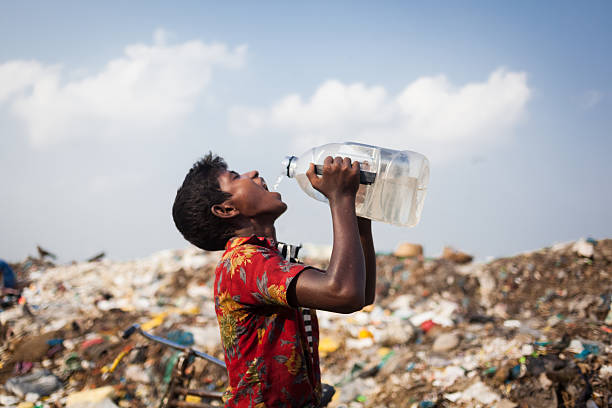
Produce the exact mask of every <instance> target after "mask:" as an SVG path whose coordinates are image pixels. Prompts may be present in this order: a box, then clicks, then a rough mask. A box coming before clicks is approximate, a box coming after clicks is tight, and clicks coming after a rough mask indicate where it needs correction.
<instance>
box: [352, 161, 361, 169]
mask: <svg viewBox="0 0 612 408" xmlns="http://www.w3.org/2000/svg"><path fill="white" fill-rule="evenodd" d="M351 167H352V168H353V170H354V171H359V170H361V163H359V162H358V161H354V162H353V164H352V165H351Z"/></svg>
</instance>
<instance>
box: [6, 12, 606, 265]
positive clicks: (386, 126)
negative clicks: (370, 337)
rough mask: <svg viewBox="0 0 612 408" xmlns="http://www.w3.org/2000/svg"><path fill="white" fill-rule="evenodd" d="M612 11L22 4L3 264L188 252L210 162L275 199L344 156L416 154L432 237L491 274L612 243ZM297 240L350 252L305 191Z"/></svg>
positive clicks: (282, 233)
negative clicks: (305, 156) (356, 149)
mask: <svg viewBox="0 0 612 408" xmlns="http://www.w3.org/2000/svg"><path fill="white" fill-rule="evenodd" d="M611 15H612V3H610V2H608V1H592V2H587V3H576V2H570V1H559V2H537V3H534V2H528V1H517V2H485V1H482V2H470V1H468V2H461V3H455V2H392V1H387V2H376V3H375V2H365V1H350V2H348V1H334V2H317V1H314V2H301V3H298V2H263V3H262V2H246V1H245V2H232V3H230V4H221V3H218V2H200V1H184V2H181V3H180V4H179V5H177V4H175V3H170V2H161V1H160V2H154V1H146V2H145V1H133V2H112V1H111V2H98V3H86V2H76V1H74V2H62V1H58V2H52V3H51V2H43V1H40V2H37V1H27V2H2V4H0V189H1V191H2V200H0V258H4V259H6V260H9V261H18V260H21V259H24V258H25V257H26V256H28V255H35V253H36V245H41V246H42V247H44V248H46V249H48V250H50V251H51V252H53V253H56V254H57V255H58V256H59V259H60V261H61V262H68V261H71V260H84V259H87V258H89V257H90V256H92V255H94V254H96V253H98V252H100V251H105V252H106V254H107V256H108V257H109V258H111V259H117V260H126V259H133V258H140V257H146V256H148V255H149V254H151V253H153V252H156V251H159V250H163V249H167V248H184V247H186V246H187V245H188V244H187V242H186V241H185V240H184V239H183V238H182V237H181V236H180V234H179V233H178V231H177V230H176V228H175V227H174V224H173V222H172V217H171V207H172V202H173V199H174V195H175V194H176V190H177V188H178V187H179V186H180V184H181V183H182V180H183V178H184V176H185V174H186V173H187V171H188V169H189V168H190V167H191V165H192V164H193V163H194V162H195V161H196V160H197V159H199V158H200V157H202V156H203V155H204V154H205V153H207V152H208V151H212V152H214V153H217V154H219V155H221V156H223V157H224V158H225V159H226V161H227V162H228V164H229V166H230V168H231V169H233V170H236V171H238V172H246V171H250V170H253V169H256V170H259V171H260V173H261V174H262V175H263V176H264V178H265V179H266V180H267V181H268V184H273V182H274V181H275V180H276V178H277V177H278V175H279V173H280V171H281V165H280V163H281V160H282V159H283V158H284V156H286V155H297V156H299V155H300V154H301V153H303V152H304V151H306V150H307V149H308V148H310V147H314V146H318V145H321V144H325V143H329V142H344V141H357V142H362V143H367V144H371V145H377V146H382V147H387V148H392V149H397V150H414V151H417V152H420V153H422V154H424V155H425V156H427V157H428V159H429V161H430V170H431V175H430V182H429V186H428V192H427V197H426V199H425V204H424V209H423V213H422V217H421V221H420V223H419V224H418V225H417V226H416V227H414V228H405V227H396V226H392V225H388V224H382V223H374V227H373V233H374V242H375V247H376V250H377V251H379V252H390V251H393V249H394V248H395V247H396V246H397V245H398V244H399V243H400V242H416V243H421V244H423V246H424V249H425V255H426V256H437V255H439V254H440V253H441V251H442V248H443V247H444V246H452V247H454V248H457V249H460V250H463V251H466V252H468V253H471V254H473V255H475V256H476V258H477V259H487V258H489V257H500V256H511V255H514V254H516V253H520V252H523V251H529V250H535V249H538V248H542V247H546V246H550V245H552V244H554V243H556V242H565V241H572V240H577V239H579V238H581V237H593V238H596V239H602V238H610V237H611V235H612V215H611V213H612V211H610V209H611V208H612V188H611V183H610V179H611V176H612V160H610V153H611V152H612V137H611V136H612V81H611V80H610V78H611V77H612V25H610V24H609V20H610V16H611ZM279 192H280V193H281V194H282V197H283V200H284V201H285V202H286V203H287V204H288V207H289V209H288V211H287V212H286V213H285V214H283V215H282V216H281V217H280V218H279V219H278V220H277V223H276V226H277V236H278V239H279V240H281V241H285V242H290V243H315V244H321V245H328V244H331V243H332V229H331V217H330V213H329V208H328V206H326V205H325V204H324V203H320V202H317V201H315V200H313V199H311V198H310V197H308V196H306V195H305V194H304V193H303V192H302V191H301V190H300V189H299V187H298V186H297V183H295V181H294V180H284V181H283V182H282V183H281V184H280V186H279Z"/></svg>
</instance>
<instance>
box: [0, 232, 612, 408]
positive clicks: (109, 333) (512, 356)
mask: <svg viewBox="0 0 612 408" xmlns="http://www.w3.org/2000/svg"><path fill="white" fill-rule="evenodd" d="M219 256H220V253H207V252H203V251H199V250H195V249H187V250H176V251H163V252H160V253H157V254H154V255H152V256H151V257H149V258H146V259H141V260H135V261H130V262H112V261H108V260H104V259H101V260H100V259H99V260H96V261H92V262H85V263H76V264H72V265H64V266H52V265H51V264H49V263H48V262H47V263H40V262H39V263H35V262H32V260H28V261H24V262H23V263H21V264H18V265H12V267H13V270H15V271H16V272H17V275H18V277H19V279H21V280H23V281H27V282H28V283H29V284H28V285H27V286H26V287H25V288H24V289H23V290H22V292H21V297H20V298H19V301H18V302H17V304H15V305H13V306H10V307H6V308H3V310H2V311H0V338H1V339H2V341H1V344H2V348H1V349H0V353H1V361H0V364H1V366H0V384H3V385H4V389H3V390H0V407H3V406H17V407H20V408H27V407H63V406H67V407H72V408H75V407H76V408H79V407H104V408H112V407H117V406H119V407H153V406H157V405H158V403H159V401H160V400H161V399H162V397H163V396H164V392H165V390H166V389H167V387H168V383H169V382H170V380H171V377H172V367H173V366H174V365H175V363H176V361H177V359H178V357H179V354H180V353H178V352H176V351H175V350H171V349H169V348H168V347H164V346H162V345H159V344H157V343H153V342H151V341H149V340H147V339H144V338H143V337H141V336H136V335H134V336H132V337H130V338H129V339H127V340H125V339H123V338H122V337H121V335H122V332H123V331H124V330H125V329H127V328H128V327H130V326H131V325H132V324H134V323H140V324H141V327H142V328H143V329H145V330H148V331H149V332H151V333H154V334H157V335H160V336H164V337H167V338H170V339H172V340H174V341H176V342H178V343H180V344H183V345H185V346H192V347H194V348H196V349H198V350H201V351H203V352H205V353H208V354H210V355H212V356H214V357H217V358H220V359H223V352H222V347H221V340H220V336H219V330H218V327H217V321H216V316H215V312H214V299H213V289H212V284H213V281H214V268H215V266H216V263H217V261H218V259H219ZM304 261H305V263H308V264H313V265H315V266H319V267H321V268H325V267H326V264H325V261H321V260H317V259H305V260H304ZM377 270H378V279H377V298H376V302H375V303H374V305H370V306H367V307H366V308H364V309H363V310H361V311H359V312H356V313H353V314H351V315H338V314H333V313H328V312H322V311H319V312H318V316H319V325H320V348H319V352H320V355H321V365H322V366H321V371H322V377H323V381H324V382H325V383H328V384H332V385H334V386H335V388H336V395H335V396H334V398H333V400H332V402H331V403H330V406H331V407H351V408H359V407H418V408H428V407H503V408H506V407H521V408H522V407H588V408H595V407H600V408H603V407H608V406H612V346H611V341H610V340H611V338H612V308H611V300H612V240H611V239H606V240H599V241H595V240H593V239H588V240H584V239H583V240H579V241H577V242H571V243H565V244H557V245H554V246H552V247H550V248H545V249H541V250H538V251H534V252H530V253H523V254H519V255H517V256H514V257H508V258H501V259H496V260H492V261H490V262H487V263H473V262H472V257H471V256H469V255H468V254H465V253H462V252H460V251H455V250H453V249H451V248H447V249H445V251H444V253H443V254H442V256H441V257H440V258H424V257H423V249H422V247H420V246H419V245H413V244H404V245H401V246H400V247H398V250H397V251H396V253H395V254H380V255H378V256H377ZM194 366H195V368H194V370H195V371H194V372H195V373H196V375H195V376H194V378H195V380H194V384H193V385H194V387H198V388H201V389H206V390H209V391H211V392H214V391H223V389H224V387H225V386H226V384H227V376H226V374H225V373H224V372H223V370H222V369H220V368H218V367H214V366H211V364H210V363H206V362H205V361H201V362H198V363H197V364H194ZM206 401H207V400H206V399H205V398H200V397H193V396H191V397H188V400H187V401H186V403H188V404H192V405H184V406H194V407H195V406H198V405H197V404H201V403H203V402H206ZM207 403H209V402H207ZM210 404H211V405H213V406H215V405H216V406H220V405H221V404H220V403H219V402H218V401H213V402H210ZM202 406H204V405H202Z"/></svg>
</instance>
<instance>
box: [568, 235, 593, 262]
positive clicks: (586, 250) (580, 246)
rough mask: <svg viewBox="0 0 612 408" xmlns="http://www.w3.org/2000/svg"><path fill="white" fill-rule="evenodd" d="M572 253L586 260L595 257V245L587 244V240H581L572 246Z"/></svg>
mask: <svg viewBox="0 0 612 408" xmlns="http://www.w3.org/2000/svg"><path fill="white" fill-rule="evenodd" d="M572 251H574V252H575V253H577V254H578V255H580V256H582V257H584V258H592V257H593V252H594V248H593V244H591V243H590V242H587V240H586V239H584V238H580V239H579V240H578V241H576V243H575V244H574V245H573V246H572Z"/></svg>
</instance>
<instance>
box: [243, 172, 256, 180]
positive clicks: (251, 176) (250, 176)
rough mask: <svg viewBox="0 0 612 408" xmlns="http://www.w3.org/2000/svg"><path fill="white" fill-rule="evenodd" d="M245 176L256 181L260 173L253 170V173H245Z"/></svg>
mask: <svg viewBox="0 0 612 408" xmlns="http://www.w3.org/2000/svg"><path fill="white" fill-rule="evenodd" d="M244 175H245V176H246V177H248V178H252V179H254V178H257V177H259V172H258V171H257V170H251V171H249V172H247V173H244Z"/></svg>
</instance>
